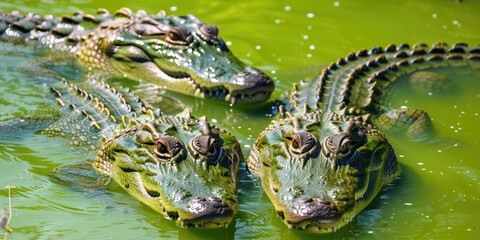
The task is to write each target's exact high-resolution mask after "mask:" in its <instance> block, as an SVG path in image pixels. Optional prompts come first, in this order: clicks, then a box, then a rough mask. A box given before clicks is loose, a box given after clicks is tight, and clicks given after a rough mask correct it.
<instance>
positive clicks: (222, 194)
mask: <svg viewBox="0 0 480 240" xmlns="http://www.w3.org/2000/svg"><path fill="white" fill-rule="evenodd" d="M242 159H243V155H242V152H241V150H240V146H239V143H238V142H237V140H236V139H235V137H233V136H232V135H230V134H229V133H228V132H226V131H224V130H219V129H217V128H215V127H213V126H210V125H209V123H208V121H207V120H206V119H205V118H199V119H195V118H192V117H191V116H190V115H189V113H185V112H184V113H183V114H181V115H177V116H163V117H157V118H156V119H155V120H153V121H147V122H145V123H142V124H139V123H135V124H134V126H130V127H126V129H124V130H120V131H119V133H116V134H115V135H114V136H113V137H112V138H110V139H108V140H106V142H105V143H104V144H103V146H102V147H101V150H100V151H99V152H98V154H97V157H96V159H95V161H94V168H95V169H96V171H97V172H99V173H100V174H101V175H107V176H109V177H111V178H113V179H114V180H115V181H116V182H117V183H118V184H119V185H120V186H121V187H122V188H124V189H125V190H126V191H127V192H128V193H129V194H131V195H132V196H134V197H135V198H137V199H138V200H140V201H141V202H143V203H144V204H146V205H148V206H149V207H151V208H152V209H154V210H156V211H157V212H159V213H161V214H163V215H164V217H166V218H169V219H172V220H176V221H177V223H178V224H179V225H180V226H185V227H190V226H193V227H202V228H214V227H223V226H226V225H227V224H228V223H229V222H230V221H231V220H232V218H233V215H234V214H235V213H236V212H237V205H238V201H237V198H236V192H237V184H238V175H237V174H238V168H239V161H241V160H242Z"/></svg>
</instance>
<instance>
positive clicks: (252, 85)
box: [106, 42, 275, 105]
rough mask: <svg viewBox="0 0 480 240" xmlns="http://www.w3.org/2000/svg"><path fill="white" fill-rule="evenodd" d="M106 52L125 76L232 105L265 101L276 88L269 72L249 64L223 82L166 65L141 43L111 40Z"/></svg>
mask: <svg viewBox="0 0 480 240" xmlns="http://www.w3.org/2000/svg"><path fill="white" fill-rule="evenodd" d="M106 54H107V56H109V57H110V58H111V59H112V60H115V61H113V63H114V66H117V68H118V69H119V70H120V71H121V72H123V73H124V74H125V76H128V75H133V77H134V78H140V79H142V78H143V79H147V80H148V79H150V80H151V81H158V82H161V83H164V84H165V85H166V87H168V88H171V89H170V90H172V91H176V92H182V93H184V94H193V95H195V96H197V97H201V98H210V99H215V100H219V101H225V102H229V103H230V104H232V105H233V104H242V103H260V102H264V101H266V100H268V98H270V95H271V93H272V92H273V90H274V88H275V84H274V82H273V80H272V79H271V78H270V77H269V76H267V75H266V74H265V73H263V72H262V71H259V70H257V69H255V68H252V67H247V68H246V69H245V70H244V71H241V72H237V73H235V74H232V76H231V77H230V79H225V81H227V82H224V83H222V79H218V80H216V81H217V82H216V83H215V82H214V81H212V80H213V78H212V79H207V80H203V79H202V77H200V76H197V74H195V73H193V71H191V70H188V69H186V70H185V71H182V70H178V69H174V68H175V67H169V66H166V65H165V64H164V62H163V61H162V60H161V59H160V58H159V57H156V56H154V55H152V54H150V53H149V52H148V51H146V50H145V49H143V48H142V47H141V46H134V45H125V43H121V42H114V44H113V45H111V46H109V47H108V48H107V49H106ZM169 64H172V63H169ZM177 68H180V66H178V67H177ZM217 77H218V76H217ZM222 78H225V76H223V77H222ZM203 82H207V83H203ZM232 83H233V84H232Z"/></svg>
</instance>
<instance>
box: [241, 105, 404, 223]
mask: <svg viewBox="0 0 480 240" xmlns="http://www.w3.org/2000/svg"><path fill="white" fill-rule="evenodd" d="M247 165H248V168H249V170H250V171H251V172H252V173H253V174H254V175H257V176H259V177H260V179H261V183H262V186H263V189H264V191H265V192H266V194H267V195H268V197H269V198H270V200H271V201H272V203H273V205H274V207H275V209H276V211H277V213H278V214H279V215H280V216H281V217H282V218H283V219H284V221H285V222H286V224H287V225H288V226H289V227H290V228H297V229H304V230H307V231H312V232H332V231H335V230H336V229H338V228H339V227H341V226H343V225H345V224H346V223H348V222H349V221H350V220H351V219H352V218H353V217H354V216H355V215H356V214H358V213H359V212H360V211H361V210H362V209H363V208H365V206H367V205H368V203H369V202H370V201H371V200H372V199H374V197H375V196H376V195H377V193H378V192H379V191H380V189H381V188H382V187H383V186H384V185H385V184H387V183H388V182H390V181H391V180H392V179H393V178H394V177H395V176H396V175H397V174H398V173H399V172H400V168H399V164H398V162H397V160H396V157H395V154H394V151H393V148H392V146H391V145H390V144H389V143H388V142H387V140H386V139H385V137H384V135H383V134H381V133H380V132H379V131H378V130H377V129H376V128H374V127H373V126H372V125H370V124H367V123H366V122H365V121H364V120H363V119H362V118H360V117H357V118H351V117H347V116H344V115H338V114H336V113H333V112H329V113H325V114H322V112H320V111H319V112H313V113H306V114H303V115H300V114H299V115H297V116H294V117H291V116H290V117H288V118H285V119H281V120H278V121H273V122H272V124H271V125H270V126H269V127H268V128H267V129H266V130H265V131H263V132H262V133H261V134H260V136H259V137H258V139H257V141H256V143H255V146H254V147H253V149H252V151H251V153H250V156H249V157H248V159H247Z"/></svg>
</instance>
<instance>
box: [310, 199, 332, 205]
mask: <svg viewBox="0 0 480 240" xmlns="http://www.w3.org/2000/svg"><path fill="white" fill-rule="evenodd" d="M313 200H314V201H315V202H317V203H319V204H323V205H325V206H330V205H332V203H331V202H330V201H328V200H327V199H325V198H315V199H313Z"/></svg>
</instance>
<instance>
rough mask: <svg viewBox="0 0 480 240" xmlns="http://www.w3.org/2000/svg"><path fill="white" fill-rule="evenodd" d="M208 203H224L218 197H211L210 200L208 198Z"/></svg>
mask: <svg viewBox="0 0 480 240" xmlns="http://www.w3.org/2000/svg"><path fill="white" fill-rule="evenodd" d="M208 201H210V202H214V203H221V202H223V201H222V199H220V198H218V197H209V198H208Z"/></svg>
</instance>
